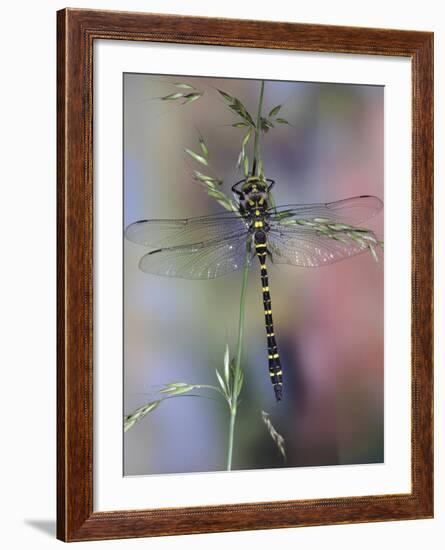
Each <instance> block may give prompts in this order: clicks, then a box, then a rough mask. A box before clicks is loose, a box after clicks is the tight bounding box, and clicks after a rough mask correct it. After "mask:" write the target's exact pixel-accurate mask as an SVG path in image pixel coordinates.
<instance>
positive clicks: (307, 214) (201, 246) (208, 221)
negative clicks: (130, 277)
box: [125, 176, 383, 401]
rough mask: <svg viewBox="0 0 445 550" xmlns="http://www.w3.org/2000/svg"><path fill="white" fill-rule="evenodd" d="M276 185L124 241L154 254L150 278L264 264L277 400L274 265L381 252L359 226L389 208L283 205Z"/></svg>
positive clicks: (146, 266) (256, 186)
mask: <svg viewBox="0 0 445 550" xmlns="http://www.w3.org/2000/svg"><path fill="white" fill-rule="evenodd" d="M274 185H275V181H274V180H271V179H269V178H264V177H259V176H250V177H246V178H245V179H243V180H240V181H238V182H237V183H235V184H234V185H233V186H232V192H233V195H234V197H235V202H236V211H234V212H222V213H217V214H211V215H207V216H199V217H193V218H186V219H147V220H139V221H136V222H134V223H132V224H130V225H129V226H128V227H127V228H126V230H125V237H126V238H127V239H128V240H129V241H132V242H133V243H136V244H139V245H143V246H146V247H150V248H155V250H152V251H150V252H148V253H146V254H145V255H144V256H142V258H141V259H140V261H139V268H140V269H141V270H142V271H143V272H146V273H151V274H156V275H163V276H168V277H180V278H183V279H214V278H216V277H221V276H223V275H226V274H228V273H230V272H233V271H236V270H239V269H241V268H242V267H243V266H245V265H247V266H250V265H251V264H252V262H253V260H254V258H255V257H257V258H258V261H259V267H260V277H261V288H262V298H263V307H264V318H265V325H266V336H267V350H268V367H269V375H270V380H271V382H272V386H273V389H274V392H275V398H276V400H277V401H281V399H282V395H283V371H282V367H281V360H280V354H279V352H278V347H277V340H276V336H275V330H274V323H273V317H272V302H271V292H270V284H269V275H268V263H269V262H272V263H273V264H289V265H293V266H299V267H318V266H323V265H328V264H332V263H334V262H337V261H339V260H343V259H345V258H350V257H352V256H355V255H357V254H360V253H363V252H366V251H368V252H371V253H372V254H373V256H374V257H375V258H376V259H377V254H376V250H377V249H378V247H379V245H380V244H381V242H380V241H379V240H378V239H377V237H376V235H375V234H374V232H373V231H371V230H368V229H365V228H360V227H357V226H356V225H355V224H357V223H361V222H363V221H365V220H367V219H369V218H372V217H373V216H375V215H376V214H377V213H378V212H380V210H381V209H382V207H383V203H382V201H381V200H380V199H379V198H378V197H375V196H371V195H361V196H356V197H351V198H346V199H342V200H338V201H335V202H328V203H319V204H287V205H280V206H276V205H275V204H274V202H273V200H272V196H271V190H272V188H273V186H274Z"/></svg>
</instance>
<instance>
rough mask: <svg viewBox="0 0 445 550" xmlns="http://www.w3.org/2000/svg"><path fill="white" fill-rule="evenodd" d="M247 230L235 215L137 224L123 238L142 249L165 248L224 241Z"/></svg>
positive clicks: (229, 213) (131, 226) (144, 221)
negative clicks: (146, 247)
mask: <svg viewBox="0 0 445 550" xmlns="http://www.w3.org/2000/svg"><path fill="white" fill-rule="evenodd" d="M245 230H246V222H245V221H244V219H243V218H242V217H241V216H240V215H239V214H237V213H236V212H222V213H220V214H213V215H209V216H200V217H197V218H188V219H178V220H140V221H137V222H134V223H132V224H130V225H129V226H128V227H127V228H126V230H125V237H126V238H127V239H128V240H129V241H132V242H134V243H137V244H142V245H144V246H151V247H160V248H167V247H173V246H182V245H187V244H193V243H199V242H204V241H213V240H216V239H223V238H225V237H227V236H229V235H232V234H233V233H236V232H241V231H245Z"/></svg>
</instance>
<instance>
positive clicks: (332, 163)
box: [123, 73, 384, 476]
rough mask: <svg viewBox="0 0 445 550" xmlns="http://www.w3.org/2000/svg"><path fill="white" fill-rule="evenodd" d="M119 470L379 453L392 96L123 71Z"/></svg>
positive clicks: (311, 461)
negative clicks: (387, 133) (387, 113)
mask: <svg viewBox="0 0 445 550" xmlns="http://www.w3.org/2000/svg"><path fill="white" fill-rule="evenodd" d="M123 88H124V94H123V96H124V105H123V117H124V136H123V137H124V151H123V155H124V213H123V222H124V237H123V246H124V327H123V332H124V367H123V368H124V373H123V375H124V432H125V434H124V475H127V476H128V475H130V476H134V475H149V474H174V473H190V472H212V471H224V470H252V469H269V468H296V467H314V466H333V465H345V464H371V463H381V462H383V461H384V433H383V424H384V422H383V420H384V410H383V372H384V364H383V279H384V277H383V276H384V262H383V246H384V245H383V183H384V182H383V112H384V87H382V86H369V85H356V84H347V83H338V84H332V83H318V82H284V81H268V80H248V79H244V80H243V79H227V78H224V79H223V78H214V77H213V78H205V77H196V76H184V75H181V76H178V75H149V74H132V73H126V74H124V76H123Z"/></svg>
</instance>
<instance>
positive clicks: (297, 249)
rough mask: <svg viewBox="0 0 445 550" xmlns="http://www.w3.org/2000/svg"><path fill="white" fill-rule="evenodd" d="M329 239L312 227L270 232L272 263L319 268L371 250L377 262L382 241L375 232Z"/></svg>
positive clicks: (345, 232) (359, 231)
mask: <svg viewBox="0 0 445 550" xmlns="http://www.w3.org/2000/svg"><path fill="white" fill-rule="evenodd" d="M332 235H333V236H328V235H325V234H321V233H320V232H318V231H316V230H315V229H312V228H301V227H280V228H278V227H275V228H273V229H271V230H270V231H269V233H268V245H267V246H268V250H269V252H270V254H271V256H272V261H273V262H274V263H277V264H290V265H295V266H300V267H318V266H322V265H328V264H332V263H334V262H338V261H340V260H344V259H345V258H350V257H351V256H355V255H357V254H360V253H362V252H366V251H369V252H371V253H372V254H373V256H374V258H375V259H377V253H376V251H377V249H378V247H379V241H378V239H377V237H376V236H375V234H374V233H373V232H372V231H369V230H365V229H363V230H362V229H360V230H352V231H344V232H337V233H335V234H332Z"/></svg>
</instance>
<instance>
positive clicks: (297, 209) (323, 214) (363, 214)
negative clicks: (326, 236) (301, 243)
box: [269, 195, 383, 223]
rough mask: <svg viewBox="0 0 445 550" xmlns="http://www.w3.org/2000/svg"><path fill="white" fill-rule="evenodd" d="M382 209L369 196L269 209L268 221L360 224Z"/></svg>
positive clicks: (380, 205)
mask: <svg viewBox="0 0 445 550" xmlns="http://www.w3.org/2000/svg"><path fill="white" fill-rule="evenodd" d="M382 208H383V202H382V201H381V200H380V199H379V198H378V197H374V196H371V195H362V196H360V197H351V198H349V199H343V200H339V201H335V202H328V203H325V204H323V203H320V204H287V205H280V206H277V207H276V209H272V208H271V209H270V210H269V213H270V219H271V220H276V221H278V222H283V223H286V222H291V221H292V220H294V221H295V220H312V219H314V218H315V219H322V220H331V221H334V222H337V223H360V222H362V221H364V220H367V219H369V218H372V217H373V216H375V215H376V214H378V212H380V210H381V209H382Z"/></svg>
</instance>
